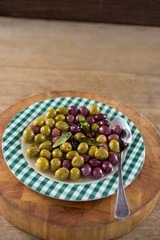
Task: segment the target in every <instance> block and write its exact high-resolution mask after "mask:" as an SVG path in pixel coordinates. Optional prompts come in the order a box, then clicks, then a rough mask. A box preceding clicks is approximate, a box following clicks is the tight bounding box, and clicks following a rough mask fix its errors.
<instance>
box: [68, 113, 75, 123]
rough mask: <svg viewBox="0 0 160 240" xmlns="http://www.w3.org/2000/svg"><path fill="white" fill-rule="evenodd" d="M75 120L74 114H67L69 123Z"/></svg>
mask: <svg viewBox="0 0 160 240" xmlns="http://www.w3.org/2000/svg"><path fill="white" fill-rule="evenodd" d="M73 121H74V116H73V115H71V114H69V115H68V116H67V122H68V123H72V122H73Z"/></svg>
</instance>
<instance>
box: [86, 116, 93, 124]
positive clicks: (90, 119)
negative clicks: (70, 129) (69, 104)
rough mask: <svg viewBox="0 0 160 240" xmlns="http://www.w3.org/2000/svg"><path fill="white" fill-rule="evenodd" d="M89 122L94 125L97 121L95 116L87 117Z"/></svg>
mask: <svg viewBox="0 0 160 240" xmlns="http://www.w3.org/2000/svg"><path fill="white" fill-rule="evenodd" d="M87 122H88V123H89V125H92V124H93V123H94V122H95V119H94V117H93V116H89V117H87Z"/></svg>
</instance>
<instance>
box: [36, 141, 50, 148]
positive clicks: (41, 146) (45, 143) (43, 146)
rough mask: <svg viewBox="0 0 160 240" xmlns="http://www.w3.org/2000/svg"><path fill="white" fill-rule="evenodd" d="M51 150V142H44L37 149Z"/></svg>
mask: <svg viewBox="0 0 160 240" xmlns="http://www.w3.org/2000/svg"><path fill="white" fill-rule="evenodd" d="M51 148H52V143H51V141H49V140H48V141H45V142H42V143H41V144H40V145H39V149H40V150H42V149H51Z"/></svg>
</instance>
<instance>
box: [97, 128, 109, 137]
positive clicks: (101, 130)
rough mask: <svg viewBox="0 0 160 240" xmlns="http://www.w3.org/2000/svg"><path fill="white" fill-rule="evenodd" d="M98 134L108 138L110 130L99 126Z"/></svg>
mask: <svg viewBox="0 0 160 240" xmlns="http://www.w3.org/2000/svg"><path fill="white" fill-rule="evenodd" d="M99 133H100V134H104V135H106V136H108V135H110V134H111V129H110V128H109V127H108V126H100V127H99Z"/></svg>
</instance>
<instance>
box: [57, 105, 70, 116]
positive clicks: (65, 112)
mask: <svg viewBox="0 0 160 240" xmlns="http://www.w3.org/2000/svg"><path fill="white" fill-rule="evenodd" d="M57 113H60V114H63V115H68V114H69V111H68V109H67V108H65V107H58V108H57Z"/></svg>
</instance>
